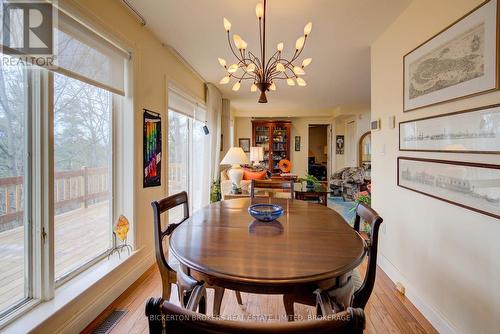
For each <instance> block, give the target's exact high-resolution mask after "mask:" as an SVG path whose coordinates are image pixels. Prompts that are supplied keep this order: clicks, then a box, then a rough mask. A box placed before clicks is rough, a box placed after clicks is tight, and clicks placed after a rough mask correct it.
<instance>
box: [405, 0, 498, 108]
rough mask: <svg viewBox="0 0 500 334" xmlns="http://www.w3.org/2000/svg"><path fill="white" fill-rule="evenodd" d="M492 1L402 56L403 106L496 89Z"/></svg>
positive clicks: (495, 21) (495, 10) (495, 9)
mask: <svg viewBox="0 0 500 334" xmlns="http://www.w3.org/2000/svg"><path fill="white" fill-rule="evenodd" d="M497 1H498V0H489V1H486V2H485V3H483V4H482V5H480V6H479V7H476V8H475V9H474V10H472V11H471V12H470V13H468V14H466V15H465V16H464V17H462V18H461V19H459V20H458V21H456V22H455V23H453V24H451V25H450V26H448V27H447V28H445V29H444V30H443V31H441V32H439V33H438V34H437V35H435V36H434V37H432V38H430V39H429V40H427V41H425V42H424V43H423V44H421V45H420V46H418V47H417V48H415V49H414V50H412V51H410V52H409V53H408V54H406V55H405V56H404V58H403V63H404V65H403V66H404V68H403V72H404V74H403V80H404V82H403V90H404V93H403V96H404V111H410V110H414V109H418V108H422V107H425V106H430V105H434V104H437V103H442V102H445V101H451V100H456V99H460V98H464V97H467V96H472V95H478V94H483V93H486V92H489V91H493V90H497V89H499V86H500V84H499V80H500V79H499V77H500V75H499V66H500V64H499V60H498V59H499V57H498V55H499V45H500V42H499V35H498V29H497V27H498V25H499V22H498V18H499V9H498V3H497Z"/></svg>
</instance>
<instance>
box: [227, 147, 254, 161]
mask: <svg viewBox="0 0 500 334" xmlns="http://www.w3.org/2000/svg"><path fill="white" fill-rule="evenodd" d="M248 163H249V161H248V157H247V155H246V154H245V152H243V149H242V148H241V147H231V148H230V149H229V151H227V153H226V155H225V156H224V159H222V161H221V162H220V164H221V165H246V164H248Z"/></svg>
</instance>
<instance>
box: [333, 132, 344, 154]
mask: <svg viewBox="0 0 500 334" xmlns="http://www.w3.org/2000/svg"><path fill="white" fill-rule="evenodd" d="M344 147H345V139H344V135H337V137H336V138H335V152H336V153H337V154H344Z"/></svg>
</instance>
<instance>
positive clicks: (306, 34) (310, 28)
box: [304, 22, 313, 36]
mask: <svg viewBox="0 0 500 334" xmlns="http://www.w3.org/2000/svg"><path fill="white" fill-rule="evenodd" d="M312 27H313V24H312V22H309V23H308V24H306V26H305V27H304V35H305V36H309V34H310V33H311V30H312Z"/></svg>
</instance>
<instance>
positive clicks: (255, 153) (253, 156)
mask: <svg viewBox="0 0 500 334" xmlns="http://www.w3.org/2000/svg"><path fill="white" fill-rule="evenodd" d="M262 160H264V148H263V147H260V146H252V147H250V161H252V162H253V165H254V167H257V166H259V165H260V162H261V161H262Z"/></svg>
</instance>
